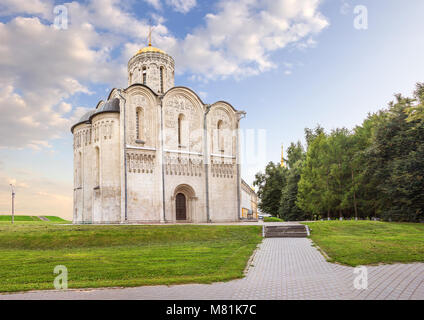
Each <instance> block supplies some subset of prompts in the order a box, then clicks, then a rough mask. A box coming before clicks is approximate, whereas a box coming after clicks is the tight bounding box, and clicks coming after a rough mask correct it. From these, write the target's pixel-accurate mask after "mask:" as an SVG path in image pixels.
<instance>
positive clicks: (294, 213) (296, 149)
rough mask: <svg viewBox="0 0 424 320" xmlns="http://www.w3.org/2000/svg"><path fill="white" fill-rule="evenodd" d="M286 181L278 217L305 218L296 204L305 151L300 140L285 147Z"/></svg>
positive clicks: (288, 218) (285, 218)
mask: <svg viewBox="0 0 424 320" xmlns="http://www.w3.org/2000/svg"><path fill="white" fill-rule="evenodd" d="M287 157H288V159H287V164H288V167H289V168H288V172H287V183H286V185H285V186H284V187H283V189H282V192H281V200H280V209H279V215H280V218H282V219H284V220H286V221H295V220H305V219H307V215H306V214H305V212H304V211H303V210H302V209H300V208H299V207H298V205H297V204H296V200H297V193H298V188H297V185H298V182H299V180H300V172H301V167H302V164H303V161H304V158H305V151H304V150H303V147H302V144H301V143H300V141H298V142H297V144H294V143H291V144H290V146H289V148H288V149H287Z"/></svg>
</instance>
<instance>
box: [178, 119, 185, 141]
mask: <svg viewBox="0 0 424 320" xmlns="http://www.w3.org/2000/svg"><path fill="white" fill-rule="evenodd" d="M183 122H184V115H183V114H180V115H179V116H178V147H182V146H183V142H184V141H183V134H184V130H183Z"/></svg>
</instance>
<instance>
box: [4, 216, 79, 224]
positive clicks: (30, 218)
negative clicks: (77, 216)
mask: <svg viewBox="0 0 424 320" xmlns="http://www.w3.org/2000/svg"><path fill="white" fill-rule="evenodd" d="M43 217H46V218H47V219H49V221H48V222H50V221H51V222H61V223H71V221H68V220H64V219H62V218H60V217H56V216H43ZM4 221H9V222H12V216H11V215H0V222H4ZM14 221H27V222H29V221H37V222H40V221H42V220H41V219H40V218H39V217H38V216H22V215H15V218H14ZM46 222H47V221H46Z"/></svg>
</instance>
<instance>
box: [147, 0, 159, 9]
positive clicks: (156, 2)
mask: <svg viewBox="0 0 424 320" xmlns="http://www.w3.org/2000/svg"><path fill="white" fill-rule="evenodd" d="M144 1H145V2H147V3H148V4H150V5H151V6H152V7H153V8H155V9H156V10H160V9H162V3H161V1H160V0H144Z"/></svg>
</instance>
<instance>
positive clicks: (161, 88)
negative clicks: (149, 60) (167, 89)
mask: <svg viewBox="0 0 424 320" xmlns="http://www.w3.org/2000/svg"><path fill="white" fill-rule="evenodd" d="M160 92H161V93H163V67H160Z"/></svg>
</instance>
